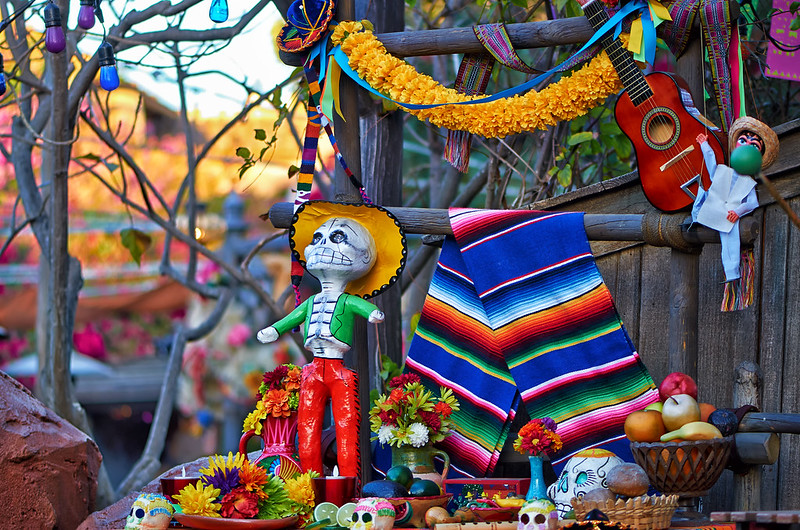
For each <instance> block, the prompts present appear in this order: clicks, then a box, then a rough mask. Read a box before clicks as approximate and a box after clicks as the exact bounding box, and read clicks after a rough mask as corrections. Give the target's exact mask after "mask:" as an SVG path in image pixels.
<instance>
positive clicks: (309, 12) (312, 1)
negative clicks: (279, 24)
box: [277, 0, 336, 52]
mask: <svg viewBox="0 0 800 530" xmlns="http://www.w3.org/2000/svg"><path fill="white" fill-rule="evenodd" d="M335 7H336V6H335V4H334V3H333V0H295V1H294V2H292V4H291V5H290V6H289V9H288V10H287V11H286V24H285V25H284V26H283V28H281V31H280V33H279V34H278V38H277V44H278V48H280V49H281V50H283V51H285V52H299V51H302V50H305V49H306V48H309V47H311V45H312V44H314V43H315V42H317V41H318V40H319V39H320V37H322V35H323V34H324V33H325V32H326V31H327V30H328V23H329V22H330V21H331V19H332V18H333V13H334V11H335Z"/></svg>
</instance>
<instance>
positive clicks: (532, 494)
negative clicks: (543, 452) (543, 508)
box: [525, 455, 548, 501]
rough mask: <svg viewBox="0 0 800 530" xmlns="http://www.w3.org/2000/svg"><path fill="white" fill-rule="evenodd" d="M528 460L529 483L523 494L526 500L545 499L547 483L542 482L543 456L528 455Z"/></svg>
mask: <svg viewBox="0 0 800 530" xmlns="http://www.w3.org/2000/svg"><path fill="white" fill-rule="evenodd" d="M528 462H529V463H530V466H531V485H530V486H529V487H528V493H527V494H526V495H525V500H526V501H533V500H536V499H547V498H548V496H547V484H545V482H544V470H543V469H542V465H543V458H542V456H540V455H529V456H528Z"/></svg>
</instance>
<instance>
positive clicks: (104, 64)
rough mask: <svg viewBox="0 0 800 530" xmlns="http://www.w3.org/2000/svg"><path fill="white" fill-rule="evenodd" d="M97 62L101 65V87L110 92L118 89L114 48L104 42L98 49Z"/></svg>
mask: <svg viewBox="0 0 800 530" xmlns="http://www.w3.org/2000/svg"><path fill="white" fill-rule="evenodd" d="M97 60H98V61H99V63H100V86H101V87H103V89H104V90H108V91H109V92H111V91H112V90H114V89H115V88H118V87H119V74H118V73H117V60H116V59H115V58H114V48H112V47H111V45H110V44H109V43H108V42H106V41H103V44H101V45H100V48H98V49H97Z"/></svg>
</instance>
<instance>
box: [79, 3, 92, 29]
mask: <svg viewBox="0 0 800 530" xmlns="http://www.w3.org/2000/svg"><path fill="white" fill-rule="evenodd" d="M78 26H80V27H81V28H83V29H92V27H93V26H94V1H93V0H81V8H80V9H79V10H78Z"/></svg>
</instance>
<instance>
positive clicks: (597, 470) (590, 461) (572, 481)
mask: <svg viewBox="0 0 800 530" xmlns="http://www.w3.org/2000/svg"><path fill="white" fill-rule="evenodd" d="M623 462H624V460H622V459H621V458H620V457H618V456H617V455H615V454H614V453H612V452H611V451H606V450H605V449H585V450H583V451H580V452H579V453H577V454H575V455H574V456H573V457H572V458H570V459H569V460H568V461H567V464H566V465H565V466H564V469H562V470H561V474H560V475H559V476H558V480H556V481H555V482H554V483H553V484H551V485H550V487H549V488H548V489H547V494H548V496H549V497H550V498H551V499H553V502H554V503H555V505H556V508H557V510H558V516H559V517H561V518H564V516H565V515H567V512H569V511H570V510H572V504H571V502H570V501H571V500H572V498H573V497H580V496H581V495H583V494H584V493H586V492H587V491H589V490H593V489H595V488H605V487H606V476H608V472H609V471H611V469H612V468H613V467H615V466H617V465H619V464H621V463H623Z"/></svg>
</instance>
